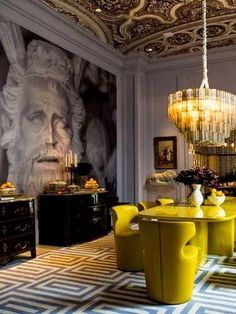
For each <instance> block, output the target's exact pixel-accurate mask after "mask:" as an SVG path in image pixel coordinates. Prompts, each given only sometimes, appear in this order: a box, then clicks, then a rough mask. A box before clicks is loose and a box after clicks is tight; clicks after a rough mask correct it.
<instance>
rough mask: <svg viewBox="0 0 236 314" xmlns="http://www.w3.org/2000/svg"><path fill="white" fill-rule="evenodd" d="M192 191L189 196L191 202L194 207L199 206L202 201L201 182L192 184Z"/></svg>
mask: <svg viewBox="0 0 236 314" xmlns="http://www.w3.org/2000/svg"><path fill="white" fill-rule="evenodd" d="M192 187H193V192H192V194H191V196H190V200H191V204H192V205H194V206H195V207H200V205H201V204H202V203H203V195H202V192H201V184H193V185H192Z"/></svg>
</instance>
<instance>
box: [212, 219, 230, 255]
mask: <svg viewBox="0 0 236 314" xmlns="http://www.w3.org/2000/svg"><path fill="white" fill-rule="evenodd" d="M234 230H235V228H234V219H231V220H226V221H219V222H209V223H208V253H209V254H215V255H225V256H232V255H233V252H234Z"/></svg>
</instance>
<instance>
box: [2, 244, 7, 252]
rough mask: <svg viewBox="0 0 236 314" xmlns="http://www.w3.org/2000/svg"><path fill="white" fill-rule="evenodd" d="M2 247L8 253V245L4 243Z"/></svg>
mask: <svg viewBox="0 0 236 314" xmlns="http://www.w3.org/2000/svg"><path fill="white" fill-rule="evenodd" d="M2 249H3V252H4V253H6V251H7V249H8V245H7V244H6V243H3V244H2Z"/></svg>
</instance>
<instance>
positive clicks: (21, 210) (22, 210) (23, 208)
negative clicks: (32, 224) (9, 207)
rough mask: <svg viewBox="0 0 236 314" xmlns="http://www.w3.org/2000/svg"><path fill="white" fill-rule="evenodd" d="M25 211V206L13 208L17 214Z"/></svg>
mask: <svg viewBox="0 0 236 314" xmlns="http://www.w3.org/2000/svg"><path fill="white" fill-rule="evenodd" d="M25 213H27V208H25V207H20V208H19V207H18V208H16V209H15V210H14V214H15V215H18V214H20V215H23V214H25Z"/></svg>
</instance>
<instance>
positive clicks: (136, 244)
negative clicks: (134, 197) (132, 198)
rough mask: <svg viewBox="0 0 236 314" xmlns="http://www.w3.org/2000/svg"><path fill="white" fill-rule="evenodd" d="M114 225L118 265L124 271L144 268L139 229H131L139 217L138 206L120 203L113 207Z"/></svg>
mask: <svg viewBox="0 0 236 314" xmlns="http://www.w3.org/2000/svg"><path fill="white" fill-rule="evenodd" d="M111 214H112V221H113V226H114V239H115V246H116V259H117V267H118V268H119V269H120V270H124V271H141V270H143V256H142V248H141V240H140V233H139V230H132V229H130V223H131V222H132V221H134V219H135V218H136V219H137V215H138V208H137V207H136V206H134V205H118V206H113V207H112V209H111Z"/></svg>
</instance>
